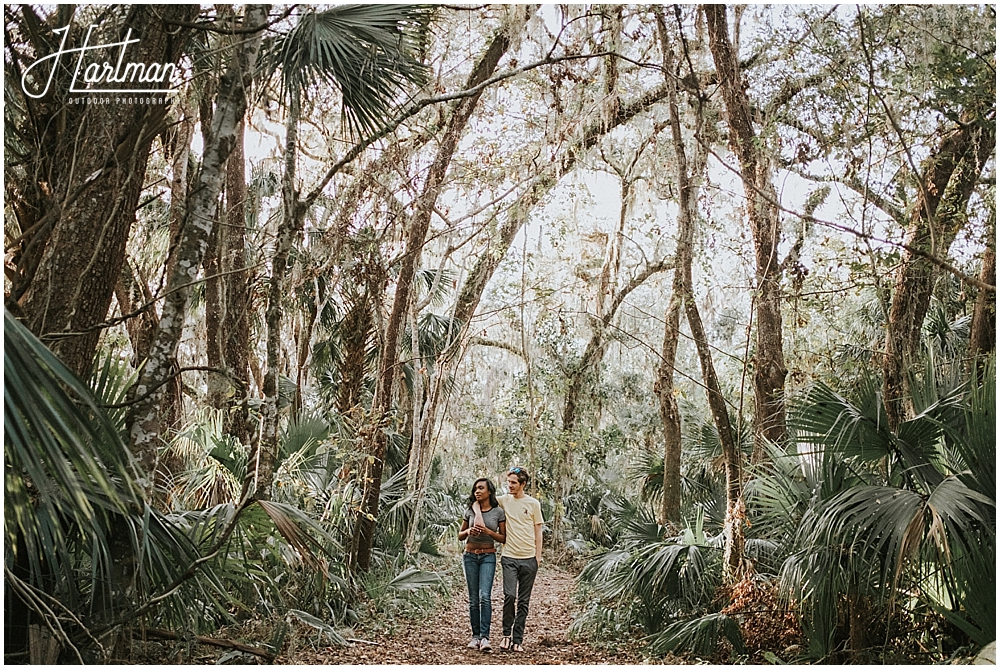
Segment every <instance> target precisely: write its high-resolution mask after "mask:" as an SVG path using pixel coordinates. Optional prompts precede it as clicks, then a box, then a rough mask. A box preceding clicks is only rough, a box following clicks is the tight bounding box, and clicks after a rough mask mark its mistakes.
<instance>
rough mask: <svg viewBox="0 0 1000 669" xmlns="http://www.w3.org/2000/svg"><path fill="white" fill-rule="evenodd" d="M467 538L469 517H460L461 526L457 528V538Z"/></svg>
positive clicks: (460, 539) (462, 539) (463, 539)
mask: <svg viewBox="0 0 1000 669" xmlns="http://www.w3.org/2000/svg"><path fill="white" fill-rule="evenodd" d="M468 538H469V519H468V518H463V519H462V527H461V529H459V530H458V540H459V541H465V540H466V539H468Z"/></svg>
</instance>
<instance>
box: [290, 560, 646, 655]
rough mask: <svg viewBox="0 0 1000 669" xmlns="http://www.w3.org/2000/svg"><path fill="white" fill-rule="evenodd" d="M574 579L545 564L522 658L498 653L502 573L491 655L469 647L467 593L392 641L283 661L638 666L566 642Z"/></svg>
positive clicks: (534, 594)
mask: <svg viewBox="0 0 1000 669" xmlns="http://www.w3.org/2000/svg"><path fill="white" fill-rule="evenodd" d="M573 590H574V583H573V577H572V575H570V574H569V573H568V572H566V571H564V570H562V569H560V568H559V567H556V566H552V565H547V564H544V563H543V565H542V568H541V570H540V571H539V574H538V579H537V580H536V581H535V588H534V591H533V592H532V596H531V609H530V611H529V613H528V624H527V626H526V628H525V633H524V650H525V652H523V653H513V652H510V651H501V650H499V649H497V648H496V646H497V645H499V643H500V638H501V618H502V614H503V590H502V586H501V583H500V577H499V570H498V573H497V578H496V579H495V580H494V582H493V622H492V625H491V626H492V633H491V635H490V641H491V642H492V643H493V645H494V651H493V652H492V653H481V652H479V651H475V650H471V649H469V648H466V647H465V646H466V644H467V643H468V642H469V639H470V637H471V632H470V628H469V605H468V598H467V596H466V594H465V593H464V591H463V592H462V593H456V595H455V596H454V597H453V598H452V601H451V604H450V605H449V606H448V607H447V608H446V609H445V610H443V611H441V612H440V613H438V614H436V615H432V616H430V617H429V618H428V619H426V620H422V621H419V622H414V621H407V622H406V623H404V624H402V625H401V626H400V628H399V629H398V631H397V632H396V633H395V634H393V635H391V636H380V637H374V636H371V635H369V636H363V633H360V632H359V638H362V639H363V640H364V641H367V642H368V643H363V642H354V643H352V645H351V646H349V647H346V648H344V647H330V648H322V649H319V650H317V651H309V650H306V649H303V650H302V651H300V652H297V653H293V654H292V656H290V657H286V658H282V659H281V660H279V661H287V662H288V663H289V664H636V663H639V662H641V661H642V659H643V658H642V656H640V655H638V654H637V653H635V654H632V653H629V654H623V653H622V652H620V651H619V652H618V653H616V654H608V653H603V652H601V651H599V650H597V649H595V648H592V647H591V646H589V645H587V644H586V643H583V642H580V641H575V642H574V641H570V640H569V639H567V630H568V629H569V626H570V623H571V622H572V617H571V611H570V600H571V597H572V593H573Z"/></svg>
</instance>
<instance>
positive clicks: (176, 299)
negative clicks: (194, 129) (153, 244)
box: [129, 5, 267, 495]
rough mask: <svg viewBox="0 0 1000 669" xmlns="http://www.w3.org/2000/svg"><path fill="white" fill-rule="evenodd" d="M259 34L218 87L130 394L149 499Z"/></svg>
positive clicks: (259, 14)
mask: <svg viewBox="0 0 1000 669" xmlns="http://www.w3.org/2000/svg"><path fill="white" fill-rule="evenodd" d="M266 19H267V8H266V7H265V6H262V5H250V6H248V7H247V9H246V15H245V18H244V21H243V25H244V26H248V27H252V28H256V27H258V26H261V25H263V24H264V22H265V21H266ZM260 42H261V33H260V32H254V33H251V34H250V35H249V36H248V37H247V38H246V40H245V41H244V42H243V44H242V46H241V47H240V48H239V49H238V50H237V52H236V53H235V54H234V55H233V58H232V61H231V62H230V63H229V65H228V67H227V69H226V72H225V74H224V75H223V76H222V78H221V80H220V82H219V93H218V95H217V98H216V110H215V114H214V116H213V119H212V126H211V129H210V132H208V133H206V140H205V150H204V154H203V155H204V157H203V159H202V165H201V169H200V170H199V172H198V175H197V177H196V178H195V185H194V188H192V189H191V193H190V197H189V202H188V205H187V207H186V217H185V222H184V228H183V231H182V233H181V236H180V241H179V242H178V246H177V251H176V254H175V257H176V262H175V263H173V270H172V271H171V272H170V273H169V275H168V277H167V286H166V297H165V299H164V302H163V308H162V311H161V313H160V327H159V329H158V330H157V333H156V339H155V341H154V342H153V346H152V349H151V351H150V354H149V360H148V362H147V363H146V367H145V368H144V369H143V373H142V375H141V376H140V378H139V380H138V381H137V382H136V383H135V385H134V386H133V387H132V389H131V390H130V393H129V394H130V399H132V400H133V401H135V404H134V405H133V409H132V412H131V415H130V417H129V418H130V419H129V424H130V429H129V432H130V435H131V446H132V449H133V451H134V452H135V454H136V456H137V457H138V459H139V461H140V464H141V466H142V470H143V471H144V472H145V474H146V476H147V477H150V478H147V479H146V480H145V481H144V482H143V484H144V485H145V487H146V493H147V495H151V493H152V492H153V490H152V488H153V486H152V478H151V477H152V476H153V475H154V472H155V471H156V464H157V451H158V445H159V444H158V442H159V435H160V430H161V421H160V417H159V415H158V414H159V412H158V411H157V409H158V407H159V403H160V401H161V398H162V396H163V394H164V389H163V386H164V384H165V383H166V382H167V381H168V379H169V376H170V369H171V365H172V364H174V362H175V357H176V354H177V345H178V343H179V342H180V337H181V331H182V329H183V326H184V318H185V316H186V314H187V307H188V298H189V295H190V293H191V286H192V285H193V284H194V283H195V282H196V280H197V277H198V272H199V270H200V268H201V265H202V260H203V259H204V256H205V250H206V248H207V246H208V240H209V237H210V236H211V234H212V228H213V226H214V223H215V210H216V207H217V205H218V198H219V191H220V190H221V187H222V181H223V178H224V176H225V163H226V160H227V159H228V157H229V154H230V153H231V151H232V149H233V146H234V144H235V141H236V139H235V137H236V131H237V127H238V125H239V120H240V119H241V118H242V117H243V114H244V112H245V111H246V106H247V91H246V88H245V86H244V81H245V78H244V76H245V74H246V73H248V72H249V71H250V70H251V69H252V68H253V67H254V65H255V63H256V61H257V52H258V50H259V48H260Z"/></svg>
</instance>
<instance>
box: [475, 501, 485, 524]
mask: <svg viewBox="0 0 1000 669" xmlns="http://www.w3.org/2000/svg"><path fill="white" fill-rule="evenodd" d="M472 512H473V513H475V514H476V518H475V520H474V521H473V522H472V525H473V527H475V526H476V525H482V526H483V527H486V523H485V522H483V511H482V509H480V508H479V500H478V499H477V500H476V501H475V502H473V503H472Z"/></svg>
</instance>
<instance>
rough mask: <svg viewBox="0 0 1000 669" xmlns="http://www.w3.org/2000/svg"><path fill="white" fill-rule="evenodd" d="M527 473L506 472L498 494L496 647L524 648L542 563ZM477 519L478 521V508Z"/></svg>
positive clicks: (538, 519)
mask: <svg viewBox="0 0 1000 669" xmlns="http://www.w3.org/2000/svg"><path fill="white" fill-rule="evenodd" d="M529 480H530V477H529V476H528V472H527V471H525V470H524V469H523V468H521V467H512V468H511V469H510V471H508V472H507V488H508V490H509V491H510V493H509V494H507V495H502V496H501V497H499V498H498V501H499V502H500V508H502V509H503V510H504V513H505V514H506V516H507V543H506V544H505V545H504V548H503V557H501V558H500V565H501V568H502V569H503V639H501V641H500V648H502V649H505V650H513V651H515V652H518V653H521V652H524V646H523V645H522V644H523V643H524V623H525V621H526V620H527V619H528V603H529V601H530V600H531V589H532V588H533V587H534V585H535V575H536V574H537V573H538V565H540V564H541V563H542V524H543V523H544V522H545V521H544V520H543V519H542V506H541V504H539V503H538V500H537V499H535V498H534V497H532V496H530V495H527V494H525V492H524V488H525V486H527V485H528V481H529ZM475 510H476V511H477V523H478V508H477V509H475Z"/></svg>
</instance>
